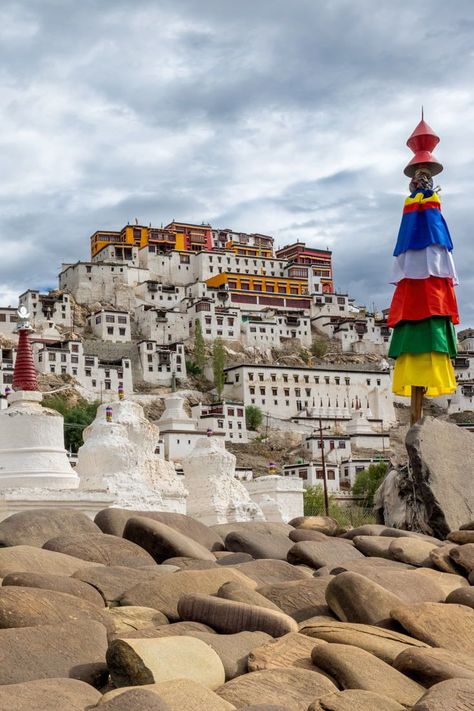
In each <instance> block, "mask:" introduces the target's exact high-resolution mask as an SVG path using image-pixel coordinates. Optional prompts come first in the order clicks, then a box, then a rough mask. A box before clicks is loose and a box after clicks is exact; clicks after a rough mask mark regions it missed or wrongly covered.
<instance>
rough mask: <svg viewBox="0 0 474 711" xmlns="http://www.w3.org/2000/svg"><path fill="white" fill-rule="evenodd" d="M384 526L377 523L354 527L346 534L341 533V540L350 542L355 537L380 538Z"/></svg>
mask: <svg viewBox="0 0 474 711" xmlns="http://www.w3.org/2000/svg"><path fill="white" fill-rule="evenodd" d="M385 528H386V526H384V525H383V524H378V523H365V524H364V525H363V526H356V527H355V528H351V529H350V530H349V531H346V533H343V535H342V537H343V538H348V539H349V540H352V539H353V538H355V537H356V536H381V535H382V531H384V530H385Z"/></svg>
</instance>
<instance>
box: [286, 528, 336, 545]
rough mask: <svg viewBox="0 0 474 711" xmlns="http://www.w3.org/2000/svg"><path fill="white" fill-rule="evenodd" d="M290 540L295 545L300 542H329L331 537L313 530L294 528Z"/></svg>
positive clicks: (290, 533)
mask: <svg viewBox="0 0 474 711" xmlns="http://www.w3.org/2000/svg"><path fill="white" fill-rule="evenodd" d="M288 538H289V539H290V541H293V543H299V542H300V541H327V540H328V539H329V536H326V534H325V533H321V532H320V531H313V530H311V528H294V529H292V530H291V531H290V532H289V534H288ZM345 540H348V539H346V538H341V541H345Z"/></svg>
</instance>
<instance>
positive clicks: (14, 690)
mask: <svg viewBox="0 0 474 711" xmlns="http://www.w3.org/2000/svg"><path fill="white" fill-rule="evenodd" d="M101 698H102V696H101V694H100V692H99V691H97V689H94V688H93V687H92V686H91V685H90V684H85V683H84V682H83V681H78V680H77V679H36V680H34V681H24V682H22V683H20V684H5V685H3V686H0V708H1V709H5V711H7V709H8V711H31V710H32V709H34V711H52V710H53V709H58V710H60V709H61V710H62V709H64V710H65V711H66V709H67V711H85V709H90V708H91V707H93V706H94V705H95V704H96V703H97V702H98V701H99V700H100V699H101Z"/></svg>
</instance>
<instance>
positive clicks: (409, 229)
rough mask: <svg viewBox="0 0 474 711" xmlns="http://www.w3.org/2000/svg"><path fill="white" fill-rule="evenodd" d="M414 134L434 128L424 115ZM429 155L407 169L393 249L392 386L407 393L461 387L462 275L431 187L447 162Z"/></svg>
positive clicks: (441, 391)
mask: <svg viewBox="0 0 474 711" xmlns="http://www.w3.org/2000/svg"><path fill="white" fill-rule="evenodd" d="M417 132H418V133H417ZM430 132H431V133H430ZM415 134H416V139H417V142H419V141H420V140H422V139H423V137H424V136H426V135H428V137H430V136H431V135H432V130H431V129H430V128H429V127H428V126H427V124H425V123H424V121H422V122H421V123H420V124H419V125H418V127H417V128H416V129H415V132H414V133H413V134H412V136H414V135H415ZM418 134H419V135H418ZM433 136H434V134H433ZM409 140H411V137H410V139H409ZM437 140H438V139H437ZM410 147H411V148H412V150H415V148H414V147H413V146H410ZM430 155H431V154H429V153H428V154H427V156H428V158H427V157H426V156H425V159H426V160H425V159H424V160H423V161H421V159H420V162H418V161H417V160H416V161H415V160H414V159H413V160H412V162H411V163H410V164H409V165H408V166H407V169H406V171H405V172H407V170H408V173H407V174H408V175H409V176H410V177H412V178H413V179H412V182H411V184H410V190H411V193H410V196H409V197H408V198H407V199H406V200H405V205H404V208H403V215H402V220H401V225H400V230H399V233H398V238H397V244H396V246H395V250H394V253H393V254H394V258H395V259H394V266H393V274H392V283H394V284H396V289H395V293H394V295H393V299H392V304H391V307H390V316H389V325H390V326H393V327H394V330H393V334H392V339H391V343H390V349H389V356H390V357H391V358H394V359H395V368H394V373H393V385H392V389H393V392H394V393H396V394H397V395H401V396H404V397H410V396H411V395H412V388H413V387H421V388H423V390H424V393H425V395H427V396H431V397H437V396H439V395H447V394H449V393H452V392H454V391H455V390H456V379H455V376H454V369H453V365H452V362H451V358H453V357H455V355H456V333H455V330H454V325H453V324H455V323H458V322H459V316H458V309H457V303H456V296H455V294H454V289H453V287H454V286H455V285H457V284H458V277H457V274H456V268H455V266H454V260H453V256H452V250H453V242H452V239H451V235H450V234H449V229H448V226H447V224H446V221H445V219H444V217H443V216H442V214H441V201H440V199H439V195H438V194H437V192H436V191H435V190H433V189H432V188H433V181H432V178H431V176H432V175H434V174H435V172H434V171H435V170H436V172H439V171H440V170H442V166H441V164H439V163H438V162H437V161H435V159H434V158H433V156H431V158H429V156H430Z"/></svg>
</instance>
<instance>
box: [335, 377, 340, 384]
mask: <svg viewBox="0 0 474 711" xmlns="http://www.w3.org/2000/svg"><path fill="white" fill-rule="evenodd" d="M334 382H335V383H336V385H339V383H340V382H341V378H338V377H337V376H336V377H335V378H334Z"/></svg>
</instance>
